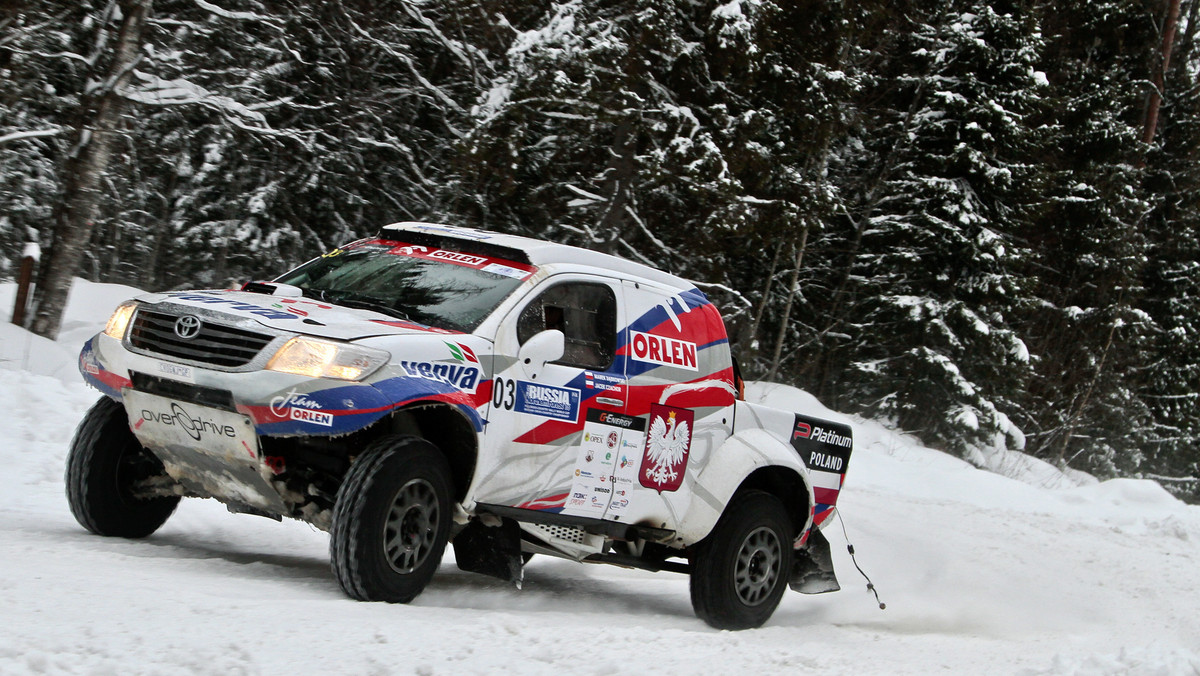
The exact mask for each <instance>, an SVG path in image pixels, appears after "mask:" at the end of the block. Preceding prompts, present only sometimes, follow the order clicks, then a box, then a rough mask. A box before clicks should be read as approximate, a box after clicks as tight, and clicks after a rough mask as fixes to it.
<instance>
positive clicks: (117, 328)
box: [104, 300, 137, 340]
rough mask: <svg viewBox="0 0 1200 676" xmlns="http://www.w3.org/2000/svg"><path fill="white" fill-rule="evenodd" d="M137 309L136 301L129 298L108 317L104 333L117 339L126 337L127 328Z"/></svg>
mask: <svg viewBox="0 0 1200 676" xmlns="http://www.w3.org/2000/svg"><path fill="white" fill-rule="evenodd" d="M135 310H137V303H136V302H134V301H131V300H127V301H125V302H124V303H121V304H120V305H119V306H118V307H117V309H116V310H114V311H113V313H112V316H111V317H109V318H108V324H106V325H105V326H104V334H105V335H107V336H111V337H113V338H116V339H117V340H121V339H122V338H124V337H125V330H126V329H128V328H129V320H131V319H133V313H134V311H135Z"/></svg>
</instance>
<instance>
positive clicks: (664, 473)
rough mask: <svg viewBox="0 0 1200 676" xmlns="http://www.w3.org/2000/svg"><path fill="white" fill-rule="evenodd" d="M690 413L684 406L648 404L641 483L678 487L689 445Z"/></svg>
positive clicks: (666, 488) (690, 430) (691, 418)
mask: <svg viewBox="0 0 1200 676" xmlns="http://www.w3.org/2000/svg"><path fill="white" fill-rule="evenodd" d="M693 417H694V414H693V413H692V412H691V411H689V410H686V409H679V408H674V407H671V406H662V405H659V404H655V405H654V406H653V407H651V415H650V430H649V432H648V433H647V434H646V454H645V457H644V458H643V459H642V467H641V472H640V474H641V476H640V477H639V478H640V483H641V484H642V485H643V486H646V487H647V488H655V489H658V490H668V491H673V490H676V489H678V488H679V484H680V483H682V481H683V479H682V477H681V474H682V472H683V469H684V467H685V466H686V465H687V457H688V449H689V448H690V447H691V445H692V428H691V425H692V422H693Z"/></svg>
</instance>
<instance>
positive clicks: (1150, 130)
mask: <svg viewBox="0 0 1200 676" xmlns="http://www.w3.org/2000/svg"><path fill="white" fill-rule="evenodd" d="M1178 25H1179V0H1170V2H1169V4H1168V6H1167V20H1166V22H1165V23H1164V25H1163V32H1162V35H1163V37H1162V53H1161V54H1160V55H1159V64H1158V70H1157V71H1156V72H1155V73H1154V88H1153V89H1151V90H1150V100H1149V102H1148V103H1147V105H1146V127H1145V129H1144V130H1143V132H1142V142H1143V143H1145V144H1147V145H1149V144H1151V143H1153V142H1154V134H1155V132H1156V131H1158V109H1159V108H1160V107H1161V106H1162V99H1163V93H1164V88H1165V87H1166V82H1167V69H1168V68H1170V67H1171V48H1172V47H1173V46H1174V45H1175V29H1176V27H1177V26H1178Z"/></svg>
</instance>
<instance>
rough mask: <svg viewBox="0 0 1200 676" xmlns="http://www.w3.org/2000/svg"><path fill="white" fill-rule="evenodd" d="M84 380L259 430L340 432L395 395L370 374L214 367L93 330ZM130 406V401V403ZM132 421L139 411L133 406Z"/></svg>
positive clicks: (112, 392) (370, 417)
mask: <svg viewBox="0 0 1200 676" xmlns="http://www.w3.org/2000/svg"><path fill="white" fill-rule="evenodd" d="M79 370H80V373H81V374H82V375H83V378H84V380H86V381H87V382H88V383H89V384H91V385H92V386H94V387H96V388H97V389H99V390H100V391H101V392H103V393H104V394H106V395H108V396H109V397H112V398H113V399H116V400H118V401H124V400H125V393H126V391H129V390H132V391H142V392H145V393H148V394H154V395H158V396H161V397H165V398H168V399H171V400H173V401H176V402H179V403H181V404H184V405H187V404H193V405H203V406H208V407H210V408H216V409H221V410H226V411H230V412H236V413H239V414H241V415H244V416H245V417H247V418H248V419H249V420H250V421H251V422H252V423H253V426H254V434H255V435H257V436H339V435H343V434H349V433H351V432H356V431H358V430H361V429H364V428H366V427H368V426H370V425H371V424H372V423H374V422H375V421H377V420H379V419H380V418H382V417H383V416H385V415H387V414H388V413H389V412H390V411H391V410H392V409H394V408H395V407H396V405H397V404H398V403H400V402H397V401H393V400H391V399H390V398H388V397H385V396H384V394H383V393H382V392H380V390H379V389H377V388H376V387H374V386H373V385H372V384H371V383H370V382H363V383H348V382H346V381H340V380H339V381H335V380H324V379H318V378H307V377H304V376H296V375H290V374H286V373H277V372H274V371H266V370H262V369H254V370H238V371H231V370H215V369H210V368H205V367H203V366H200V365H195V364H185V363H180V362H178V361H173V360H167V359H160V358H156V357H154V356H151V355H145V354H139V353H136V352H134V351H131V350H129V349H128V348H127V347H126V346H125V345H124V344H123V343H122V341H119V340H117V339H115V338H112V337H110V336H107V335H105V334H103V333H101V334H98V335H97V336H95V337H94V338H92V339H91V340H89V341H88V342H87V344H85V345H84V347H83V350H82V351H81V352H80V355H79ZM127 408H128V406H127ZM129 413H130V421H131V424H133V423H134V422H136V420H137V416H136V415H135V412H134V411H130V412H129Z"/></svg>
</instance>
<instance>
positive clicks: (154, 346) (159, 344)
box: [129, 309, 274, 368]
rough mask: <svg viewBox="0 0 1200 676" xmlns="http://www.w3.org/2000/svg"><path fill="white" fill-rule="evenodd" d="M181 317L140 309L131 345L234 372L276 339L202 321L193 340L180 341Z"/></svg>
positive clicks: (130, 338) (183, 339)
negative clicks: (179, 320)
mask: <svg viewBox="0 0 1200 676" xmlns="http://www.w3.org/2000/svg"><path fill="white" fill-rule="evenodd" d="M179 317H180V315H174V314H167V313H164V312H154V311H152V310H146V309H140V310H138V313H137V316H136V317H134V319H133V328H132V329H131V330H130V331H129V342H130V343H131V344H132V345H133V346H134V347H136V348H138V349H140V350H146V351H147V352H153V353H155V354H162V355H166V356H168V357H179V358H182V359H190V360H192V361H197V362H201V363H204V364H212V365H214V366H224V367H229V368H232V367H236V366H244V365H246V364H248V363H250V360H252V359H254V357H255V356H257V355H258V353H259V352H261V351H262V349H263V348H264V347H266V346H267V343H270V342H271V340H272V339H273V338H274V336H271V335H267V334H263V333H256V332H254V331H247V330H246V329H239V328H236V327H233V326H223V325H221V324H214V323H212V322H210V321H208V320H201V324H200V332H199V333H198V334H197V335H196V336H195V337H194V338H187V339H185V338H180V337H179V336H178V335H177V334H176V333H175V321H176V320H177V319H179Z"/></svg>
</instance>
